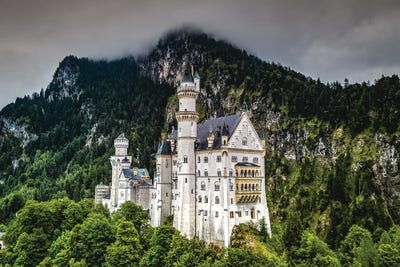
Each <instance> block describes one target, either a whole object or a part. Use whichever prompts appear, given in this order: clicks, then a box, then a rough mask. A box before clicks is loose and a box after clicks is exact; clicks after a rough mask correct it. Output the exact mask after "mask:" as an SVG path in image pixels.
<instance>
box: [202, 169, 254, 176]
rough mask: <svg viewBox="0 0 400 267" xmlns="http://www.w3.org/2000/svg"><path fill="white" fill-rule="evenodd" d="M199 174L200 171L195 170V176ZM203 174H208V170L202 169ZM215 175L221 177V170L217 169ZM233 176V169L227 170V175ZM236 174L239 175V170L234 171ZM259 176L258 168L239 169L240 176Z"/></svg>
mask: <svg viewBox="0 0 400 267" xmlns="http://www.w3.org/2000/svg"><path fill="white" fill-rule="evenodd" d="M224 175H226V170H224ZM200 176H201V171H200V170H197V177H200ZM204 176H206V177H207V176H208V170H207V169H206V170H204ZM217 176H218V177H221V176H222V172H221V170H220V169H217ZM232 176H233V171H232V170H230V171H229V177H232ZM236 176H237V177H239V172H238V171H236ZM259 176H260V172H259V171H258V170H241V171H240V177H259Z"/></svg>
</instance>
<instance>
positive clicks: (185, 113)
mask: <svg viewBox="0 0 400 267" xmlns="http://www.w3.org/2000/svg"><path fill="white" fill-rule="evenodd" d="M199 88H200V78H199V77H198V75H196V77H195V79H194V77H193V75H192V73H191V71H190V68H189V66H187V65H186V66H185V67H184V72H183V75H182V77H181V82H180V85H179V87H178V90H177V95H178V99H179V112H178V113H177V114H176V119H177V121H178V150H177V152H178V171H177V176H178V189H179V200H178V210H177V215H178V216H177V217H178V218H176V220H175V219H174V226H175V227H176V228H177V229H178V230H179V231H181V233H182V234H183V235H185V236H186V237H188V238H193V237H194V236H195V231H196V226H195V224H196V157H195V151H194V149H195V147H194V145H195V141H196V138H197V121H198V119H199V116H198V114H197V112H196V99H197V96H198V95H199V92H200V90H199Z"/></svg>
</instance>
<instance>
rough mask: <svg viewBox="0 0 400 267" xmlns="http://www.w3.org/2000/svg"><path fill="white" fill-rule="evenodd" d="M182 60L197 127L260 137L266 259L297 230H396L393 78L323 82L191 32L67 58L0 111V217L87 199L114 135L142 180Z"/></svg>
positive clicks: (398, 148) (288, 244)
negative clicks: (136, 52)
mask: <svg viewBox="0 0 400 267" xmlns="http://www.w3.org/2000/svg"><path fill="white" fill-rule="evenodd" d="M184 62H188V63H189V64H191V65H193V67H194V68H195V69H196V70H197V71H198V72H199V74H200V77H201V94H200V96H199V100H198V111H199V114H200V120H204V119H205V118H208V117H210V116H215V115H217V116H224V115H229V114H234V113H237V112H248V113H249V114H250V115H251V118H252V121H253V122H254V125H255V126H256V128H257V131H259V132H260V133H261V134H262V135H264V136H265V139H266V157H265V159H266V170H265V171H266V184H267V190H268V191H267V195H268V203H269V208H270V212H271V223H272V226H273V230H272V231H273V233H275V234H276V235H277V236H279V237H281V238H282V240H283V241H282V240H281V242H282V243H283V244H281V246H282V247H279V248H277V247H275V248H274V249H275V252H277V253H278V254H282V253H283V252H284V251H286V250H287V251H290V248H292V247H296V246H299V242H300V239H301V238H302V236H301V233H302V232H303V231H304V230H310V231H313V232H314V233H315V234H316V235H318V236H319V237H320V238H321V240H323V241H325V242H326V243H328V245H329V246H330V248H332V249H338V248H339V247H340V246H341V242H342V241H343V239H344V237H345V236H346V234H347V233H348V232H349V229H350V228H351V227H352V225H354V224H356V225H359V226H361V227H364V228H365V229H367V230H368V231H370V232H371V233H374V232H376V231H377V229H380V230H382V231H384V230H388V229H389V228H390V227H392V226H393V225H394V224H400V181H399V164H400V162H399V153H400V128H399V125H400V113H399V103H400V81H399V77H398V76H397V75H393V76H391V77H383V76H382V77H381V78H380V79H379V80H376V81H375V82H374V83H372V84H370V83H366V82H364V83H361V84H358V83H357V84H348V83H345V84H344V85H341V84H340V83H338V82H334V83H330V84H324V83H322V82H320V81H319V80H313V79H311V78H310V77H306V76H304V75H303V74H301V73H299V72H296V71H295V70H292V69H291V68H290V67H288V66H282V65H280V64H277V63H274V62H265V61H263V60H260V59H259V58H257V57H255V56H253V55H251V54H249V53H248V52H246V51H245V50H242V49H240V48H238V47H236V46H235V45H232V44H229V43H227V42H225V41H221V40H216V39H215V38H213V37H212V36H209V35H207V34H205V33H203V32H202V31H200V30H194V29H191V28H182V29H178V30H174V31H171V32H169V33H167V34H166V35H164V36H163V37H162V38H161V39H160V40H159V42H158V44H157V46H156V47H154V48H153V49H151V50H150V52H149V53H148V54H146V55H142V56H139V57H136V58H134V57H125V58H121V59H117V60H112V61H96V60H91V59H88V58H77V57H75V56H67V57H65V58H64V59H63V60H62V61H61V62H60V64H59V67H58V68H57V70H56V71H55V73H54V76H53V80H52V81H51V82H50V83H49V85H48V87H47V88H46V89H45V90H42V91H40V92H38V93H34V94H33V95H31V96H25V97H22V98H17V99H16V101H15V103H11V104H9V105H7V106H6V107H4V108H3V109H2V110H1V111H0V152H1V153H0V181H1V183H0V196H1V199H0V221H1V222H4V223H5V224H7V223H8V222H10V221H12V220H13V218H15V213H16V212H17V211H18V210H20V209H21V208H22V207H23V206H24V205H25V203H26V202H27V201H28V200H38V201H49V200H51V199H57V198H60V197H62V196H67V197H68V198H70V199H72V200H74V201H80V200H82V199H83V198H87V197H93V193H94V187H95V185H96V184H99V183H100V182H102V183H105V184H108V183H109V182H110V179H111V168H110V166H109V157H110V155H112V153H113V140H114V138H116V137H117V136H118V135H119V134H120V133H121V132H124V133H125V136H126V137H127V138H128V139H129V140H130V142H131V145H130V148H129V153H131V154H132V155H134V165H135V166H144V167H147V168H148V169H149V170H150V172H151V173H153V169H154V167H155V166H154V160H153V158H152V154H153V153H154V152H155V151H156V148H157V145H158V143H159V141H160V137H161V133H162V132H163V131H164V132H168V131H170V130H171V129H172V127H173V126H176V121H175V112H176V110H177V97H176V95H175V88H176V85H177V83H178V80H179V75H180V72H181V70H182V67H183V63H184ZM380 230H379V231H380ZM13 245H15V244H12V243H11V244H10V246H11V247H12V246H13ZM275 245H276V244H275ZM287 253H288V254H289V256H293V255H292V254H290V253H289V252H287Z"/></svg>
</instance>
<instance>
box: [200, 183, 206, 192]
mask: <svg viewBox="0 0 400 267" xmlns="http://www.w3.org/2000/svg"><path fill="white" fill-rule="evenodd" d="M200 190H201V191H205V190H206V183H205V182H201V184H200Z"/></svg>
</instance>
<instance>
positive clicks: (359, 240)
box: [339, 225, 376, 266]
mask: <svg viewBox="0 0 400 267" xmlns="http://www.w3.org/2000/svg"><path fill="white" fill-rule="evenodd" d="M339 253H340V254H339V255H340V259H341V263H342V264H345V265H349V264H353V263H357V262H358V263H359V264H364V266H374V265H375V260H376V258H374V257H375V256H376V250H375V248H374V245H373V241H372V236H371V233H370V232H369V231H368V230H367V229H365V228H362V227H360V226H358V225H353V226H352V227H351V228H350V230H349V232H348V233H347V235H346V237H345V238H344V240H343V241H342V243H341V245H340V248H339Z"/></svg>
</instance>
